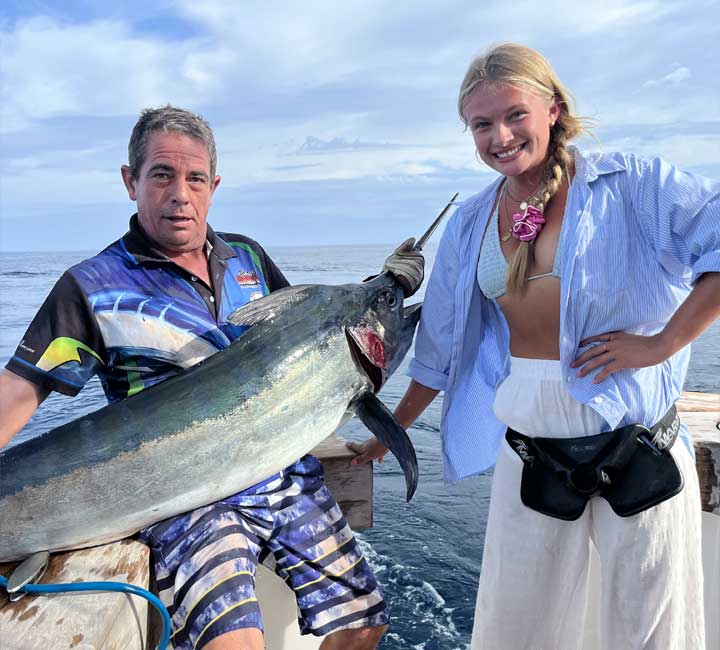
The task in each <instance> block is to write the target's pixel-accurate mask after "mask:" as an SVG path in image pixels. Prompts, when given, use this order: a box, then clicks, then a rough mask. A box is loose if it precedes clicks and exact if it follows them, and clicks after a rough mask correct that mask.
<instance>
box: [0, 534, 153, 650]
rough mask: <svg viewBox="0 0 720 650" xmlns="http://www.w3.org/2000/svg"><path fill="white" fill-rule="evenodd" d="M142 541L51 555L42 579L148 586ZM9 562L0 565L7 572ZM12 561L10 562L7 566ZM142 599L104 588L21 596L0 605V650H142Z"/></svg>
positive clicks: (144, 629) (144, 611)
mask: <svg viewBox="0 0 720 650" xmlns="http://www.w3.org/2000/svg"><path fill="white" fill-rule="evenodd" d="M148 560H149V552H148V548H147V546H145V545H144V544H141V543H139V542H136V541H132V540H123V541H120V542H115V543H114V544H106V545H105V546H97V547H95V548H89V549H83V550H81V551H74V552H69V553H60V554H58V555H54V556H53V557H52V558H51V560H50V564H49V566H48V571H47V573H46V574H45V576H44V577H43V579H42V581H41V582H43V583H62V582H80V581H83V582H85V581H94V580H101V581H107V580H111V581H116V582H128V583H132V584H135V585H138V586H140V587H145V588H147V586H148V584H149V561H148ZM10 566H11V565H2V566H1V567H0V571H2V572H3V573H4V574H7V573H8V572H9V570H10ZM12 566H14V565H12ZM147 607H148V605H147V601H146V600H145V599H143V598H139V597H136V596H127V595H125V594H119V593H110V592H103V593H101V594H98V593H87V594H55V595H52V596H25V597H23V598H22V599H21V600H19V601H17V602H15V603H11V602H7V601H6V602H5V603H4V604H3V605H2V606H0V630H2V636H1V638H0V647H1V648H2V650H35V649H37V650H48V648H52V649H53V650H54V649H56V648H77V649H81V648H82V649H90V648H93V650H144V649H145V647H146V644H145V639H146V634H147V616H148V613H147Z"/></svg>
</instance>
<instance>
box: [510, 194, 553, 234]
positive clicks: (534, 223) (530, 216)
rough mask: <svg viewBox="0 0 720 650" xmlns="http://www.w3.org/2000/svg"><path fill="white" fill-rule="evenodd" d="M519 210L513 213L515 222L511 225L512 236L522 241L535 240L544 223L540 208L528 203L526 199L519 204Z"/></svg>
mask: <svg viewBox="0 0 720 650" xmlns="http://www.w3.org/2000/svg"><path fill="white" fill-rule="evenodd" d="M520 210H521V212H516V213H515V214H514V215H513V219H514V221H515V223H514V224H513V227H512V231H511V233H512V236H513V237H515V239H519V240H520V241H524V242H531V241H535V239H536V238H537V236H538V235H539V234H540V231H541V230H542V227H543V224H544V223H545V217H544V216H543V213H542V210H538V208H536V207H535V206H532V205H529V204H528V203H527V202H526V201H523V202H522V203H521V204H520Z"/></svg>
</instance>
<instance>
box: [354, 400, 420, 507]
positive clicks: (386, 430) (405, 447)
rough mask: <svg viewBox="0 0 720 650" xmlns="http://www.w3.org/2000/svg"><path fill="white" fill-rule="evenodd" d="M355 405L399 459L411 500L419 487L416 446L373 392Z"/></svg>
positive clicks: (357, 413) (364, 422)
mask: <svg viewBox="0 0 720 650" xmlns="http://www.w3.org/2000/svg"><path fill="white" fill-rule="evenodd" d="M354 406H355V415H357V416H358V417H359V418H360V420H361V421H362V423H363V424H364V425H365V426H366V427H367V428H368V429H370V431H371V432H372V433H373V434H375V436H376V437H377V439H378V440H379V441H380V442H382V443H383V444H384V445H385V446H386V447H387V448H388V449H389V450H390V451H391V452H392V453H393V454H394V455H395V458H397V459H398V462H399V463H400V467H401V469H402V471H403V474H404V475H405V486H406V488H407V495H406V496H407V500H408V501H410V499H412V497H413V494H415V489H416V488H417V482H418V464H417V456H416V455H415V448H414V447H413V445H412V442H410V438H409V437H408V435H407V433H406V432H405V429H403V428H402V427H401V426H400V424H399V423H398V421H397V420H396V419H395V416H393V414H392V413H391V412H390V411H389V409H388V408H387V406H385V404H383V403H382V402H381V401H380V400H379V399H378V398H377V397H376V396H375V395H374V394H373V393H369V392H368V393H364V394H363V395H362V396H361V397H360V398H358V399H357V400H356V402H355V404H354Z"/></svg>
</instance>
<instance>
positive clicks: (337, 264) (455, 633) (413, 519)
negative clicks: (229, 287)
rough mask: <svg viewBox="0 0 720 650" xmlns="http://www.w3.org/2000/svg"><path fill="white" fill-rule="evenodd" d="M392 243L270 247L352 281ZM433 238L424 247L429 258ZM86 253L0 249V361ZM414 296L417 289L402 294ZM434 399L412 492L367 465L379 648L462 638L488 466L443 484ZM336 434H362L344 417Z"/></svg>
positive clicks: (462, 642)
mask: <svg viewBox="0 0 720 650" xmlns="http://www.w3.org/2000/svg"><path fill="white" fill-rule="evenodd" d="M391 249H392V246H389V245H387V246H326V247H312V248H310V247H269V253H270V254H271V256H272V257H273V259H274V260H275V261H276V263H277V264H278V266H279V267H280V268H281V269H283V271H284V272H285V274H286V276H287V277H288V279H289V280H290V282H291V283H292V284H306V283H312V284H342V283H345V282H358V281H360V280H362V279H363V278H365V277H367V276H368V275H371V274H374V273H376V272H377V271H378V270H379V269H380V268H381V266H382V262H383V260H384V258H385V256H386V255H387V254H388V253H389V251H390V250H391ZM434 251H435V248H434V246H432V245H431V246H429V248H428V249H427V251H426V253H427V259H428V267H431V265H432V259H433V256H434ZM88 254H89V253H82V252H77V253H65V252H63V253H52V254H48V253H24V254H14V253H13V254H10V253H1V254H0V362H2V364H3V366H4V364H5V363H6V362H7V360H8V359H9V358H10V356H11V355H12V354H13V351H14V349H15V347H16V345H17V343H18V342H19V341H20V339H21V338H22V335H23V333H24V331H25V328H26V327H27V325H28V323H29V322H30V320H31V319H32V317H33V316H34V314H35V311H36V310H37V308H38V307H39V306H40V304H41V303H42V301H43V299H44V298H45V296H46V295H47V293H48V292H49V290H50V289H51V287H52V285H53V284H54V282H55V281H56V280H57V279H58V278H59V276H60V275H61V273H62V272H63V271H64V270H65V269H66V268H67V267H68V266H70V265H71V264H73V263H75V262H77V261H80V260H81V259H83V258H84V257H87V256H88ZM420 299H422V291H421V292H420V293H419V294H418V296H417V297H414V298H412V299H411V300H413V301H415V300H420ZM406 367H407V360H406V361H405V363H404V364H403V365H402V366H401V368H400V370H399V371H398V372H397V373H396V374H395V376H393V377H392V378H391V379H390V381H389V382H388V383H387V384H386V386H385V387H384V388H383V391H382V393H381V395H380V397H381V399H382V400H383V401H384V402H385V403H386V404H387V405H388V407H389V408H391V409H392V408H394V407H395V405H396V404H397V402H398V401H399V400H400V398H401V396H402V394H403V392H404V390H405V387H406V385H407V383H408V381H409V379H408V378H407V377H406V376H405V374H404V371H405V369H406ZM718 378H720V323H715V324H714V325H713V326H712V327H711V328H710V329H709V330H708V331H707V332H706V333H705V334H703V336H702V337H700V338H699V339H698V341H696V343H695V344H694V346H693V355H692V360H691V364H690V370H689V373H688V380H687V382H686V386H685V388H686V390H699V391H703V390H704V391H712V392H717V391H718V390H719V386H718ZM104 404H105V398H104V396H103V394H102V390H101V388H100V384H99V382H98V381H97V380H92V381H91V382H90V383H89V384H88V386H86V387H85V389H84V390H83V391H82V392H81V393H80V395H78V396H77V397H75V398H68V397H65V396H60V395H57V394H52V395H51V396H50V397H49V398H48V399H47V400H46V401H45V403H44V404H43V405H42V406H41V408H40V409H39V410H38V412H37V413H36V414H35V416H34V417H33V418H32V420H31V421H30V422H29V423H28V425H27V426H26V427H25V429H23V431H22V432H21V433H20V434H19V435H18V438H17V440H22V439H26V438H29V437H32V436H35V435H38V434H40V433H42V432H44V431H47V430H48V429H50V428H53V427H55V426H58V425H60V424H62V423H64V422H67V421H69V420H71V419H73V418H76V417H78V416H79V415H81V414H83V413H86V412H88V411H92V410H95V409H97V408H100V407H101V406H103V405H104ZM440 407H441V400H440V399H437V400H436V401H435V402H434V403H433V404H431V405H430V406H429V407H428V409H427V410H426V411H425V412H424V413H423V414H422V416H421V417H420V418H419V419H418V421H417V422H416V423H415V425H414V426H413V427H412V428H411V430H410V432H409V433H410V436H411V438H412V440H413V443H414V445H415V448H416V450H417V455H418V461H419V466H420V484H419V487H418V491H417V494H416V496H415V497H414V499H413V501H412V502H411V503H409V504H406V503H405V501H404V496H403V495H404V480H403V477H402V473H401V471H400V468H399V466H398V464H397V462H396V461H395V459H394V458H393V457H392V456H390V455H389V456H388V457H387V459H386V460H385V461H384V462H383V463H381V464H376V466H375V509H374V520H375V525H374V527H373V528H372V529H371V530H368V531H364V532H363V533H361V534H359V535H358V537H359V538H360V542H361V544H362V547H363V550H364V552H365V554H366V556H367V557H368V559H369V561H370V563H371V564H372V566H373V568H374V569H375V571H376V573H377V575H378V578H379V580H380V583H381V585H382V586H383V591H384V593H385V595H386V597H387V599H388V601H389V603H390V607H391V610H392V623H391V627H390V629H389V631H388V633H387V635H386V636H385V638H384V640H383V641H382V644H381V646H380V647H381V648H382V650H405V649H414V650H461V649H462V648H466V647H467V646H468V644H469V639H470V633H471V629H472V617H473V611H474V601H475V589H476V584H477V579H478V575H479V570H480V560H481V557H482V547H483V540H484V530H485V522H486V520H487V511H488V505H489V499H490V482H491V479H492V473H491V472H487V473H485V474H483V475H480V476H476V477H473V478H470V479H467V480H465V481H461V482H460V483H456V484H452V485H449V484H447V483H445V482H443V480H442V459H441V453H440V438H439V422H440ZM340 434H341V435H343V436H345V437H348V438H351V439H355V440H363V439H364V438H366V437H367V436H368V435H369V434H368V432H367V431H366V430H365V429H364V427H363V425H362V424H361V423H360V422H359V421H357V420H355V419H353V420H351V421H350V422H349V423H348V424H347V425H345V427H344V428H343V429H342V430H341V431H340Z"/></svg>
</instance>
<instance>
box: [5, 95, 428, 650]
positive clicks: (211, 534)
mask: <svg viewBox="0 0 720 650" xmlns="http://www.w3.org/2000/svg"><path fill="white" fill-rule="evenodd" d="M128 150H129V151H128V153H129V156H128V158H129V164H128V165H123V167H122V178H123V181H124V183H125V187H126V188H127V191H128V195H129V197H130V199H131V200H133V201H135V202H136V203H137V214H135V215H133V217H132V218H131V219H130V230H129V231H128V232H127V233H126V234H125V235H124V236H123V237H122V238H121V239H119V240H118V241H116V242H114V243H113V244H111V245H110V246H108V247H107V248H106V249H105V250H103V251H102V252H101V253H99V254H98V255H96V256H95V257H93V258H91V259H89V260H85V261H84V262H81V263H80V264H78V265H76V266H74V267H72V268H71V269H69V270H68V271H66V272H65V273H64V274H63V276H62V277H61V278H60V280H59V281H58V283H57V284H56V285H55V287H54V288H53V290H52V292H51V293H50V295H49V296H48V298H47V299H46V301H45V303H44V304H43V305H42V307H41V308H40V310H39V312H38V314H37V315H36V317H35V318H34V320H33V322H32V323H31V325H30V327H29V329H28V331H27V333H26V335H25V337H24V338H23V340H22V341H21V342H20V345H19V346H18V349H17V351H16V353H15V355H14V356H13V357H12V358H11V359H10V361H9V362H8V365H7V369H6V370H5V371H3V372H2V373H1V374H0V411H1V412H2V413H3V418H2V422H0V447H2V446H4V445H5V444H7V442H8V441H9V440H10V438H11V437H12V436H13V435H15V433H17V431H19V430H20V429H21V428H22V427H23V426H24V425H25V423H26V422H27V421H28V419H29V418H30V416H31V415H32V413H33V412H34V411H35V409H36V408H37V407H38V406H39V405H40V403H41V402H42V401H43V400H44V399H45V398H46V397H47V395H48V394H49V392H50V391H51V390H55V391H58V392H61V393H65V394H68V395H75V394H77V393H78V392H79V391H80V389H81V388H82V386H83V385H84V384H85V383H86V382H87V381H88V379H90V377H91V376H92V375H93V374H95V373H98V374H99V375H100V378H101V380H102V384H103V388H104V390H105V393H106V396H107V398H108V400H109V401H115V400H119V399H123V398H125V397H129V396H131V395H133V394H134V393H136V392H138V391H140V390H143V389H144V388H147V387H149V386H152V385H153V384H156V383H158V382H160V381H162V380H164V379H167V378H169V377H171V376H173V375H175V374H177V373H178V372H180V371H181V370H183V369H184V368H187V367H189V366H191V365H194V364H195V363H197V362H199V361H201V360H202V359H203V358H206V357H207V356H209V355H210V354H213V353H214V352H216V351H218V350H220V349H222V348H224V347H226V346H227V345H229V344H230V342H231V341H232V340H234V339H235V338H237V337H238V336H239V335H240V334H241V333H242V331H243V328H238V327H236V326H233V325H232V324H230V323H228V322H227V320H226V319H227V317H228V316H229V315H230V314H231V313H232V312H233V311H234V310H235V309H237V308H238V307H241V306H242V305H244V304H246V303H248V302H249V301H251V300H255V299H257V298H260V297H262V296H263V295H266V294H267V293H269V292H271V291H275V290H277V289H280V288H282V287H285V286H287V285H288V282H287V280H286V279H285V277H284V276H283V274H282V273H281V272H280V270H279V269H278V268H277V267H276V266H275V264H274V263H273V261H272V260H271V259H270V257H269V256H268V255H267V254H266V253H265V251H264V250H263V249H262V247H260V246H259V245H258V244H257V243H256V242H254V241H253V240H251V239H249V238H247V237H244V236H242V235H237V234H226V233H215V232H213V230H212V229H211V228H210V227H209V226H208V225H207V213H208V209H209V207H210V204H211V200H212V197H213V194H214V193H215V190H216V189H217V187H218V185H219V183H220V177H219V176H216V175H215V167H216V152H215V143H214V139H213V134H212V131H211V130H210V127H209V125H208V124H207V122H205V120H203V119H202V118H201V117H199V116H197V115H195V114H193V113H190V112H188V111H185V110H181V109H178V108H174V107H172V106H165V107H163V108H159V109H148V110H146V111H143V113H142V114H141V116H140V119H139V120H138V122H137V124H136V125H135V128H134V129H133V133H132V136H131V138H130V144H129V148H128ZM385 270H388V271H390V272H392V273H394V274H396V276H397V277H398V279H399V280H400V281H401V282H402V283H404V286H405V287H406V291H407V293H408V294H409V293H412V292H414V291H415V290H416V289H417V287H418V286H419V285H420V282H421V281H422V275H423V260H422V256H421V255H420V254H419V253H414V252H412V251H411V250H410V246H409V243H408V242H406V244H404V245H403V246H401V247H400V249H398V251H396V252H395V253H394V254H393V255H391V256H390V257H389V258H388V260H387V262H386V265H385ZM140 538H141V539H142V540H144V541H145V542H146V543H148V544H149V545H150V547H151V549H152V555H153V561H154V564H155V574H156V578H157V583H158V591H159V595H160V597H161V598H162V600H163V602H164V603H165V604H166V606H167V607H168V609H169V611H170V614H171V616H172V619H173V635H172V642H173V645H174V647H175V648H182V649H183V650H190V649H199V648H204V649H206V650H229V649H231V648H232V649H234V650H238V649H241V648H242V649H243V650H246V649H247V650H261V649H262V648H263V647H264V643H263V636H262V620H261V618H260V610H259V607H258V604H257V601H256V599H255V593H254V576H255V569H256V566H257V563H258V562H262V561H264V560H266V559H268V560H271V561H272V562H273V563H274V566H275V570H276V572H277V573H278V574H279V575H280V576H281V577H283V578H284V579H285V581H286V582H287V583H288V584H289V585H290V586H291V588H292V589H293V590H294V592H295V596H296V598H297V602H298V609H299V624H300V627H301V631H302V632H303V633H304V634H307V633H311V634H315V635H318V636H324V635H326V638H325V639H324V641H323V643H322V646H321V648H322V649H323V650H332V649H339V648H342V649H343V650H350V649H362V650H365V649H372V648H375V647H376V645H377V643H378V641H379V640H380V638H381V636H382V635H383V633H384V631H385V629H386V626H387V622H388V612H387V606H386V604H385V602H384V600H383V598H382V595H381V594H380V592H379V590H378V588H377V583H376V581H375V577H374V575H373V574H372V571H371V570H370V568H369V566H368V565H367V562H366V561H365V559H364V558H363V557H362V554H361V553H360V551H359V549H358V546H357V544H356V542H355V539H354V537H353V534H352V531H351V530H350V528H349V527H348V526H347V524H346V523H345V520H344V519H343V517H342V513H341V512H340V510H339V508H338V506H337V504H336V503H335V500H334V499H333V497H332V495H331V494H330V493H329V491H328V490H327V488H326V487H325V484H324V480H323V477H322V469H321V467H320V464H319V462H318V461H317V459H315V458H314V457H312V456H305V457H304V458H301V459H300V460H299V461H297V462H296V463H294V464H293V465H291V466H290V467H288V468H286V469H285V470H283V471H281V472H279V473H278V474H276V475H275V476H271V477H269V478H268V479H267V480H265V481H263V482H262V483H260V484H258V485H256V486H253V487H251V488H249V489H247V490H244V491H242V492H241V493H239V494H236V495H233V496H231V497H229V498H227V499H223V500H221V501H219V502H216V503H213V504H210V505H208V506H206V507H204V508H200V509H198V510H195V511H193V512H190V513H186V514H184V515H180V516H178V517H173V518H170V519H168V520H165V521H161V522H159V523H157V524H155V525H154V526H151V527H150V528H148V529H146V530H144V531H142V532H141V533H140Z"/></svg>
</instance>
